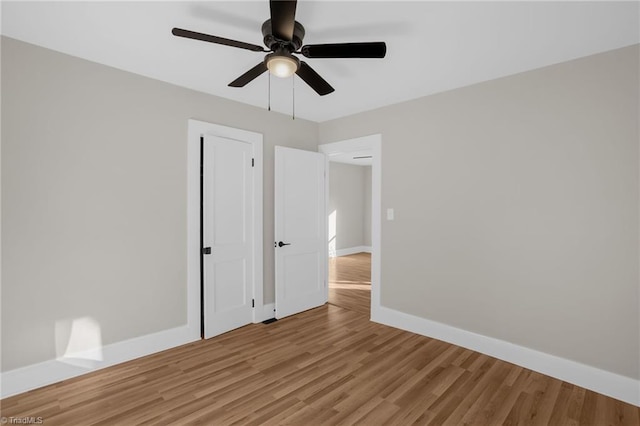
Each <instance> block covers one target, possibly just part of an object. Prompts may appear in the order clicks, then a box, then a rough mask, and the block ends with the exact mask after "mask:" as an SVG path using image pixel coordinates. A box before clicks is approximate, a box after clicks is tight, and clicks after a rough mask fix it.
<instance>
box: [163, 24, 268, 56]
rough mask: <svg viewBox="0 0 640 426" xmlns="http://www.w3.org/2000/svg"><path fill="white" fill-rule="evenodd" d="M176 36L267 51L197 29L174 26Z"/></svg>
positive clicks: (256, 50) (255, 50) (172, 31)
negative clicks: (191, 29)
mask: <svg viewBox="0 0 640 426" xmlns="http://www.w3.org/2000/svg"><path fill="white" fill-rule="evenodd" d="M171 33H172V34H173V35H174V36H178V37H185V38H192V39H194V40H201V41H208V42H209V43H216V44H223V45H225V46H231V47H238V48H240V49H247V50H252V51H254V52H267V50H265V49H264V48H262V47H261V46H258V45H257V44H250V43H245V42H242V41H237V40H231V39H228V38H223V37H218V36H213V35H209V34H203V33H197V32H195V31H189V30H183V29H182V28H174V29H173V30H171Z"/></svg>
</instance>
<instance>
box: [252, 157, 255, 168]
mask: <svg viewBox="0 0 640 426" xmlns="http://www.w3.org/2000/svg"><path fill="white" fill-rule="evenodd" d="M255 165H256V163H255V159H253V158H252V159H251V167H255Z"/></svg>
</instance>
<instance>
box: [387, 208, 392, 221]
mask: <svg viewBox="0 0 640 426" xmlns="http://www.w3.org/2000/svg"><path fill="white" fill-rule="evenodd" d="M387 220H393V209H387Z"/></svg>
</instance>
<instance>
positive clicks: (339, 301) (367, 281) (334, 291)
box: [329, 253, 371, 315]
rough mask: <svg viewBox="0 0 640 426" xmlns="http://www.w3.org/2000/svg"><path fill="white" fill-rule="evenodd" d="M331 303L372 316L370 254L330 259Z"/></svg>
mask: <svg viewBox="0 0 640 426" xmlns="http://www.w3.org/2000/svg"><path fill="white" fill-rule="evenodd" d="M329 303H331V304H332V305H336V306H340V307H341V308H345V309H350V310H352V311H357V312H362V313H363V314H367V315H370V311H371V254H370V253H357V254H352V255H349V256H340V257H332V258H330V259H329Z"/></svg>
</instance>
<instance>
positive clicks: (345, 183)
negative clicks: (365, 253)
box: [329, 161, 371, 250]
mask: <svg viewBox="0 0 640 426" xmlns="http://www.w3.org/2000/svg"><path fill="white" fill-rule="evenodd" d="M369 168H370V167H369ZM365 178H366V168H365V167H364V166H356V165H353V164H344V163H336V162H333V161H332V162H330V163H329V212H333V211H335V212H336V236H335V248H336V250H341V249H347V248H352V247H360V246H363V245H366V244H365V241H366V240H365V225H366V224H365V217H366V216H367V210H365V207H366V199H365V198H366V188H367V183H366V180H365ZM369 192H371V178H370V177H369ZM369 198H371V197H369ZM368 212H369V213H368V216H369V217H370V216H371V201H369V210H368ZM370 228H371V220H369V240H371V230H370ZM369 245H370V244H369Z"/></svg>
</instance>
